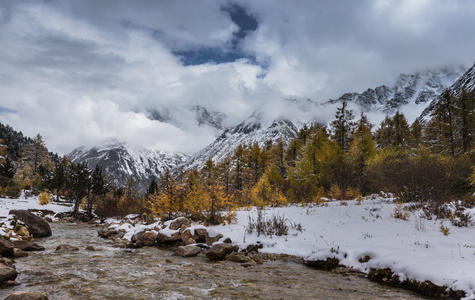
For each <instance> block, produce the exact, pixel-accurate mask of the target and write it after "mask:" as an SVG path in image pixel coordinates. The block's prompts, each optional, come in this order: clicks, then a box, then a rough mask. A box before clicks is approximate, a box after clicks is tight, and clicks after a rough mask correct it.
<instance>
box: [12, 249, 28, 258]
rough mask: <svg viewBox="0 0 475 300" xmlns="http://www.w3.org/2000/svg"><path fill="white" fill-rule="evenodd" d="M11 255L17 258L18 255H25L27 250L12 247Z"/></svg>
mask: <svg viewBox="0 0 475 300" xmlns="http://www.w3.org/2000/svg"><path fill="white" fill-rule="evenodd" d="M13 255H14V256H15V258H18V257H26V256H28V252H25V251H23V250H21V249H18V248H14V249H13Z"/></svg>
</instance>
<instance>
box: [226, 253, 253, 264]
mask: <svg viewBox="0 0 475 300" xmlns="http://www.w3.org/2000/svg"><path fill="white" fill-rule="evenodd" d="M226 260H229V261H232V262H237V263H246V262H249V261H250V260H251V259H250V258H249V257H247V256H245V255H244V253H242V252H233V253H231V254H229V255H228V256H227V257H226Z"/></svg>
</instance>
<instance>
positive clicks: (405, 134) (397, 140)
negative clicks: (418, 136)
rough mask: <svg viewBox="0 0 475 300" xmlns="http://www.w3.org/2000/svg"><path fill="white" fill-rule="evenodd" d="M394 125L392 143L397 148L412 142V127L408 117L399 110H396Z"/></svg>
mask: <svg viewBox="0 0 475 300" xmlns="http://www.w3.org/2000/svg"><path fill="white" fill-rule="evenodd" d="M392 125H393V133H394V135H393V141H392V145H393V146H394V147H396V149H397V148H400V147H404V146H407V145H408V144H409V142H410V136H411V135H410V128H409V124H408V123H407V119H406V117H405V116H404V114H402V113H401V112H399V110H398V111H396V114H395V115H394V117H393V119H392Z"/></svg>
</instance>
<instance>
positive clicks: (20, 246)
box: [13, 240, 45, 251]
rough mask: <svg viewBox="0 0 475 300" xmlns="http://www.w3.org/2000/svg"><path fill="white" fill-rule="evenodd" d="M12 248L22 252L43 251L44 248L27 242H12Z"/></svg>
mask: <svg viewBox="0 0 475 300" xmlns="http://www.w3.org/2000/svg"><path fill="white" fill-rule="evenodd" d="M13 246H14V247H15V248H18V249H20V250H23V251H44V250H45V247H43V246H40V245H38V244H36V243H33V242H29V241H23V240H18V241H13Z"/></svg>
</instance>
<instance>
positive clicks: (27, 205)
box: [0, 196, 71, 236]
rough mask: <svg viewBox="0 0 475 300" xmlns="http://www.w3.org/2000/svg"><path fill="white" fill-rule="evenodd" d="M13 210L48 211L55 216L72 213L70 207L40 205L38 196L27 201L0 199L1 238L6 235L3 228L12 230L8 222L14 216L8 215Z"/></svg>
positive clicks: (21, 199) (22, 198)
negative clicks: (52, 212) (67, 212)
mask: <svg viewBox="0 0 475 300" xmlns="http://www.w3.org/2000/svg"><path fill="white" fill-rule="evenodd" d="M12 209H42V210H43V209H46V210H51V211H54V212H55V214H56V213H61V212H66V211H71V207H70V206H64V205H58V204H51V203H50V204H46V205H40V201H39V199H38V196H35V197H29V198H27V199H25V198H24V197H23V196H22V197H20V198H19V199H7V198H0V236H2V235H4V234H5V231H4V229H2V227H3V226H5V227H9V228H12V227H11V226H10V222H8V220H9V219H11V218H12V216H11V215H9V214H8V213H9V212H10V210H12ZM2 223H3V225H2Z"/></svg>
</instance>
